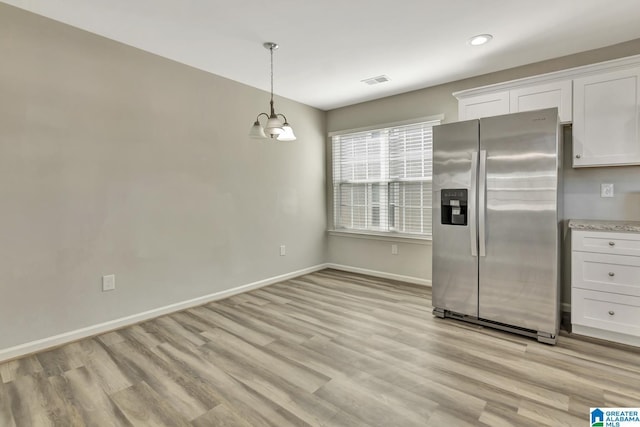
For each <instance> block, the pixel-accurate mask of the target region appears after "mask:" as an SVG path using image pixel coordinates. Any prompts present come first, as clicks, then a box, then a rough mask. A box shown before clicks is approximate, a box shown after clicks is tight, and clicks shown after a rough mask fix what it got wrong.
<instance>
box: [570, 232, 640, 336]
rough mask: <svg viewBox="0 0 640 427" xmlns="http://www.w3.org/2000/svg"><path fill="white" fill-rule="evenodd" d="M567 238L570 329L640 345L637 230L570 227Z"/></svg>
mask: <svg viewBox="0 0 640 427" xmlns="http://www.w3.org/2000/svg"><path fill="white" fill-rule="evenodd" d="M600 242H602V243H603V244H599V243H600ZM571 244H572V253H571V324H572V332H573V333H577V334H580V335H587V336H592V337H596V338H602V339H606V340H609V341H617V342H621V343H624V344H631V345H637V346H640V254H636V251H635V249H636V247H639V245H640V234H638V233H626V232H600V231H581V230H573V231H572V235H571Z"/></svg>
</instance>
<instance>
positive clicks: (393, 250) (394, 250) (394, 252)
mask: <svg viewBox="0 0 640 427" xmlns="http://www.w3.org/2000/svg"><path fill="white" fill-rule="evenodd" d="M391 255H398V245H391Z"/></svg>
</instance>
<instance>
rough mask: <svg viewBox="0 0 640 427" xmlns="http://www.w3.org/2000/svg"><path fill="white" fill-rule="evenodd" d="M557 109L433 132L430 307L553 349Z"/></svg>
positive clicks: (558, 157) (557, 268)
mask: <svg viewBox="0 0 640 427" xmlns="http://www.w3.org/2000/svg"><path fill="white" fill-rule="evenodd" d="M560 135H561V134H560V125H559V120H558V111H557V109H556V108H552V109H546V110H538V111H530V112H524V113H515V114H508V115H504V116H495V117H488V118H483V119H479V120H469V121H463V122H457V123H449V124H444V125H440V126H435V127H434V129H433V277H432V286H433V287H432V290H433V294H432V296H433V307H434V310H433V312H434V314H435V315H436V316H439V317H452V318H456V319H460V320H467V321H471V322H474V323H480V324H483V325H486V326H491V327H496V328H499V329H503V330H508V331H512V332H517V333H521V334H525V335H529V336H533V337H537V338H538V340H539V341H541V342H545V343H549V344H555V342H556V339H557V334H558V328H559V324H560V317H559V314H560V307H559V304H560V301H559V300H560V287H559V283H560V278H559V272H560V263H559V254H560V249H559V244H560V222H561V218H562V212H561V209H560V207H561V205H562V203H561V197H562V186H561V176H562V174H561V162H562V156H561V143H560Z"/></svg>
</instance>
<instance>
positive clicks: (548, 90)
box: [458, 80, 571, 123]
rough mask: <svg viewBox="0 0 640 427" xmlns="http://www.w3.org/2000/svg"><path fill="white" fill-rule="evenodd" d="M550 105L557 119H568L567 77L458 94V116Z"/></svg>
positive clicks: (526, 109) (568, 85) (569, 90)
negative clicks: (501, 88) (556, 114)
mask: <svg viewBox="0 0 640 427" xmlns="http://www.w3.org/2000/svg"><path fill="white" fill-rule="evenodd" d="M553 107H557V108H558V115H559V116H560V121H561V122H564V123H569V122H571V80H562V81H555V82H550V83H542V84H538V85H533V86H523V87H516V88H512V89H510V90H501V91H491V92H488V93H479V94H471V95H461V96H458V120H472V119H479V118H482V117H490V116H499V115H501V114H509V113H518V112H521V111H531V110H542V109H544V108H553Z"/></svg>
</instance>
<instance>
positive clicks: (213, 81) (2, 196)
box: [0, 4, 326, 349]
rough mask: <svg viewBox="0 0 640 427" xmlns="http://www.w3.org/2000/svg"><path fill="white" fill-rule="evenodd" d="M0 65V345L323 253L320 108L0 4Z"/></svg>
mask: <svg viewBox="0 0 640 427" xmlns="http://www.w3.org/2000/svg"><path fill="white" fill-rule="evenodd" d="M260 41H261V40H256V43H259V42H260ZM0 58H1V59H0V200H1V201H2V202H1V203H2V208H1V209H0V325H2V326H1V327H0V349H3V348H8V347H11V346H14V345H18V344H21V343H26V342H30V341H33V340H37V339H41V338H44V337H49V336H52V335H55V334H59V333H63V332H67V331H71V330H75V329H78V328H82V327H86V326H90V325H93V324H97V323H100V322H105V321H109V320H111V319H116V318H120V317H123V316H127V315H132V314H137V313H140V312H143V311H145V310H150V309H153V308H157V307H161V306H165V305H168V304H172V303H176V302H180V301H184V300H188V299H191V298H195V297H198V296H203V295H207V294H210V293H214V292H218V291H222V290H226V289H230V288H233V287H237V286H240V285H244V284H248V283H251V282H254V281H257V280H262V279H266V278H269V277H273V276H277V275H280V274H284V273H290V272H293V271H297V270H300V269H303V268H307V267H310V266H314V265H318V264H321V263H323V262H324V261H325V257H326V237H325V229H326V214H325V212H326V206H325V186H326V184H325V171H324V165H325V158H324V147H325V135H326V134H325V129H326V124H325V113H324V112H322V111H319V110H316V109H313V108H310V107H307V106H304V105H301V104H298V103H295V102H292V101H288V100H285V99H280V98H278V99H276V107H277V108H278V110H280V111H283V112H286V114H287V117H288V118H289V119H290V121H291V123H292V125H293V126H294V128H295V131H296V133H297V136H298V141H296V142H290V143H275V142H272V141H269V142H267V143H264V142H262V141H259V140H251V139H249V138H248V136H247V133H248V131H249V127H250V126H251V124H252V123H253V121H254V120H255V117H256V115H257V113H258V112H260V111H264V110H266V109H267V108H268V100H269V98H268V94H267V93H265V92H263V91H259V90H257V89H253V88H250V87H247V86H244V85H241V84H238V83H235V82H232V81H230V80H226V79H223V78H220V77H216V76H214V75H211V74H208V73H205V72H202V71H199V70H196V69H193V68H189V67H187V66H184V65H181V64H178V63H175V62H172V61H169V60H166V59H163V58H160V57H157V56H154V55H151V54H148V53H145V52H142V51H140V50H137V49H134V48H131V47H127V46H125V45H122V44H119V43H116V42H113V41H110V40H107V39H104V38H101V37H98V36H95V35H92V34H89V33H86V32H83V31H81V30H78V29H74V28H72V27H69V26H66V25H63V24H60V23H57V22H54V21H51V20H48V19H45V18H42V17H39V16H36V15H33V14H30V13H28V12H24V11H21V10H19V9H16V8H13V7H10V6H7V5H4V4H0ZM265 78H268V75H267V74H265ZM281 244H286V245H287V255H286V256H284V257H280V256H279V246H280V245H281ZM105 274H116V283H117V289H116V290H115V291H113V292H108V293H103V292H101V277H102V276H103V275H105Z"/></svg>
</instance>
